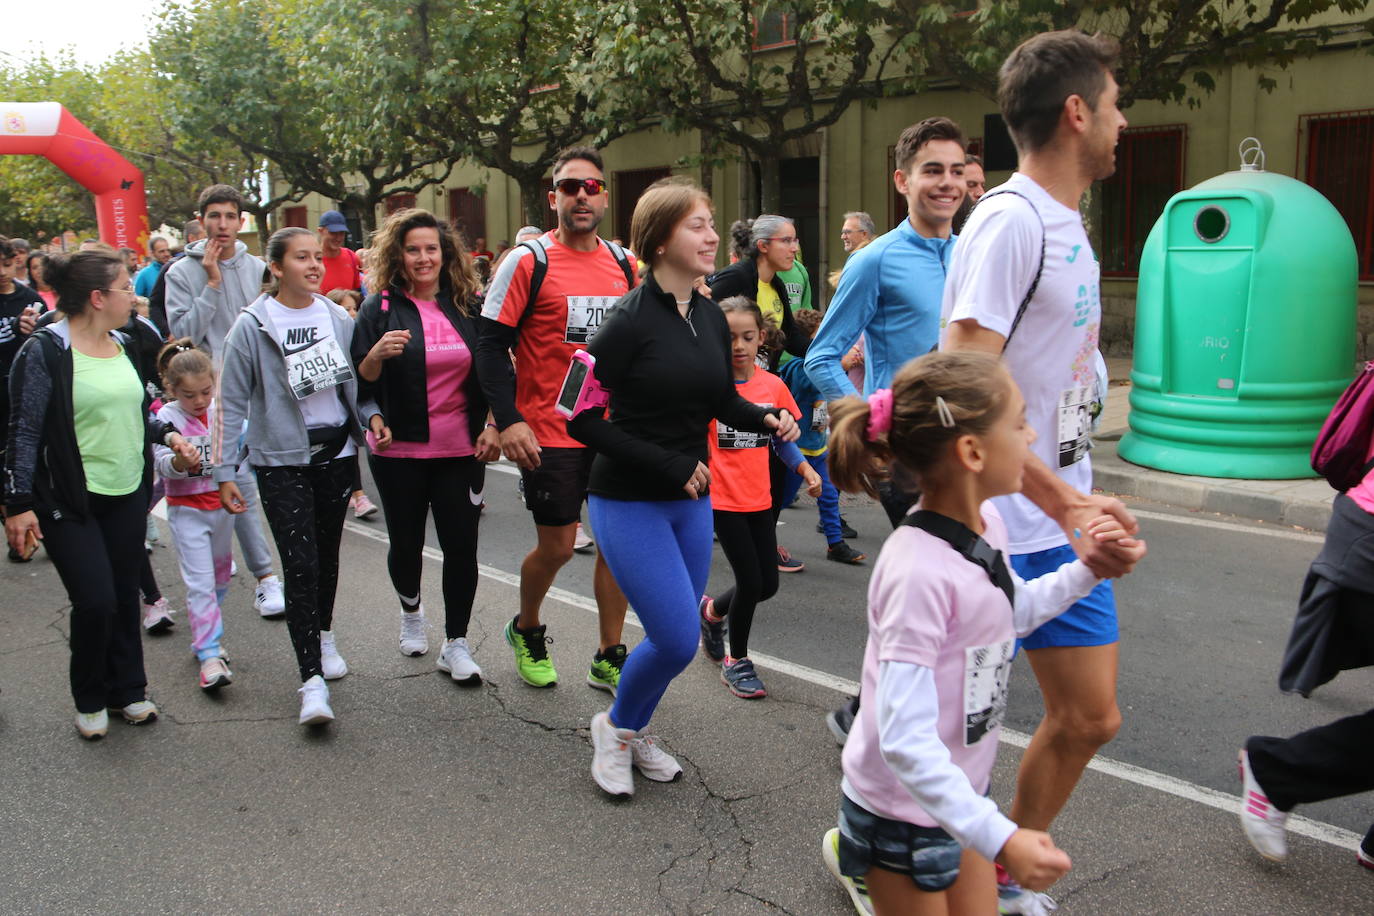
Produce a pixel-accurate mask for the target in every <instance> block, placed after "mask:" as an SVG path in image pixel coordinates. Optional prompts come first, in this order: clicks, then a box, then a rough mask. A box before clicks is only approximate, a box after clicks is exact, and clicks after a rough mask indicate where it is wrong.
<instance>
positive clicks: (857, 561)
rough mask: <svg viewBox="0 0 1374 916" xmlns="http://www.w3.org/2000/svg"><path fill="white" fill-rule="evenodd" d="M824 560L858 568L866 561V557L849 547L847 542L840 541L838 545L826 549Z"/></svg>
mask: <svg viewBox="0 0 1374 916" xmlns="http://www.w3.org/2000/svg"><path fill="white" fill-rule="evenodd" d="M825 558H826V559H827V560H834V561H835V562H836V563H848V564H849V565H850V566H859V565H861V564H862V563H863V561H864V560H867V559H868V557H867V556H865V555H864V554H861V553H859V552H858V551H857V550H855V549H854V548H853V547H850V546H849V543H848V542H847V541H840V542H839V543H838V544H831V545H830V546H829V547H827V548H826V549H825Z"/></svg>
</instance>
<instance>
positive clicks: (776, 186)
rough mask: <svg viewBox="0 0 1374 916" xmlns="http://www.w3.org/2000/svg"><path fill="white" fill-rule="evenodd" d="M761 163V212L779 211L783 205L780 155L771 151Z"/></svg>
mask: <svg viewBox="0 0 1374 916" xmlns="http://www.w3.org/2000/svg"><path fill="white" fill-rule="evenodd" d="M758 163H759V186H760V187H759V213H760V214H764V213H777V212H778V209H779V208H780V207H781V206H782V170H781V168H780V165H779V162H778V155H777V153H776V152H774V151H770V152H769V154H768V155H767V156H764V157H761V158H760V159H759V160H758Z"/></svg>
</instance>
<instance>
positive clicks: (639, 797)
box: [0, 524, 1368, 916]
mask: <svg viewBox="0 0 1374 916" xmlns="http://www.w3.org/2000/svg"><path fill="white" fill-rule="evenodd" d="M359 528H360V526H357V525H352V524H350V528H349V531H347V532H346V533H345V535H344V542H343V556H342V564H341V565H342V569H343V571H344V572H343V582H342V583H341V588H340V591H339V595H340V601H339V606H338V609H337V611H336V623H335V627H336V631H337V632H338V634H339V636H338V638H339V646H340V649H341V650H342V652H343V653H344V655H345V657H346V658H347V660H348V663H349V667H350V673H349V674H348V676H347V677H346V678H344V679H343V680H340V681H336V682H333V684H332V686H331V693H332V702H333V706H334V710H335V712H336V713H337V714H338V721H337V722H336V723H335V724H334V725H332V726H330V727H328V728H325V729H320V730H306V729H303V728H301V727H299V726H298V725H296V722H295V718H296V713H297V709H298V701H297V697H296V693H295V687H296V685H297V683H298V678H297V676H296V671H295V665H294V659H293V657H292V654H291V649H290V645H289V642H288V637H287V633H286V628H285V625H284V624H283V623H282V622H280V621H275V622H274V621H263V620H261V619H259V618H258V617H257V615H256V614H255V613H254V612H253V610H252V606H251V601H252V586H251V581H250V580H251V577H247V576H244V575H240V576H239V577H238V578H237V579H235V580H234V582H233V584H232V587H231V592H230V598H229V599H228V602H227V606H228V608H229V610H228V612H227V613H226V617H227V620H226V624H225V631H226V633H225V647H226V649H227V650H228V651H229V652H230V653H231V654H232V657H233V668H234V673H235V676H236V680H235V683H234V684H233V686H231V687H229V688H227V689H226V690H224V691H223V692H222V693H221V694H220V695H219V696H218V697H210V696H207V695H204V694H202V693H201V692H200V691H199V690H198V689H197V688H196V687H195V672H196V667H195V663H194V661H193V659H192V657H191V655H190V653H189V651H188V650H187V640H188V639H189V633H188V629H189V628H188V626H187V623H186V619H185V616H184V614H182V613H179V614H178V615H177V626H176V629H175V630H174V631H173V633H172V634H171V635H169V636H165V637H160V638H151V637H150V638H148V639H146V640H145V646H146V657H147V668H148V673H149V680H150V682H151V683H150V695H151V696H152V698H153V699H154V700H155V701H156V702H157V703H158V704H159V706H160V707H161V709H162V718H161V720H160V721H158V722H157V723H154V724H152V725H149V726H146V727H143V728H138V729H135V728H132V727H128V726H125V725H123V724H122V723H119V722H112V723H111V728H110V735H109V737H108V738H106V739H105V740H103V741H100V742H95V743H86V742H82V741H80V740H79V739H78V738H77V737H76V735H75V733H74V731H73V728H72V723H71V716H72V713H71V701H70V699H69V697H68V694H67V685H66V665H67V658H68V655H67V647H66V638H65V637H66V631H67V615H66V607H65V605H66V598H65V595H64V593H63V591H62V588H61V585H60V584H59V582H58V580H57V576H56V574H55V571H54V570H53V568H52V565H51V563H50V561H48V560H47V559H46V558H45V556H44V555H42V554H40V557H39V559H37V560H35V561H34V562H33V563H31V564H28V565H25V566H15V565H12V564H0V589H3V594H4V595H5V600H4V602H3V604H2V605H0V632H4V633H5V641H4V645H3V647H0V686H3V691H4V692H3V694H0V773H3V774H4V780H3V782H0V843H2V844H3V846H4V849H5V850H6V855H7V866H8V867H7V869H6V877H7V880H6V881H5V882H4V885H3V886H0V913H29V912H41V911H54V912H140V913H200V912H207V913H208V912H243V913H259V912H262V913H297V912H300V913H306V912H325V911H329V912H357V913H402V912H406V913H412V912H438V911H448V912H458V913H469V914H504V913H512V914H529V913H559V914H565V913H566V914H581V913H607V912H610V913H625V914H658V913H672V914H679V913H680V914H688V913H692V914H696V913H718V914H768V913H792V914H807V916H811V914H821V916H825V914H836V916H838V914H843V913H847V912H852V910H850V909H849V908H848V901H847V899H846V898H845V897H844V895H843V894H842V892H841V891H840V890H839V888H838V887H837V886H836V885H835V884H834V882H833V881H832V880H831V878H830V876H829V875H828V874H827V872H826V870H825V868H824V866H823V865H822V863H821V859H820V854H819V842H820V837H821V835H822V834H823V833H824V831H825V830H826V829H827V828H829V827H830V826H831V825H833V824H834V822H835V811H836V806H837V803H838V799H839V788H838V785H839V774H840V770H839V761H840V755H839V751H838V749H837V748H836V747H835V744H834V741H833V740H832V739H831V737H830V735H829V733H828V732H827V730H826V728H825V725H824V722H823V718H822V717H823V715H824V714H825V712H826V711H828V710H829V709H831V708H833V707H834V706H835V705H837V704H838V703H839V702H840V700H841V694H840V693H839V692H837V691H836V690H834V689H831V688H829V687H827V686H824V685H822V684H821V683H819V682H818V680H817V679H816V678H814V677H811V676H809V675H807V674H806V672H805V671H804V670H802V669H794V670H795V671H797V673H798V674H799V675H800V676H792V675H791V674H788V673H785V671H784V670H782V669H780V668H778V667H769V668H766V669H764V670H763V673H764V676H765V678H766V679H767V683H768V686H769V689H770V696H769V697H768V698H767V699H765V700H759V701H743V700H737V699H735V698H734V697H731V696H730V695H729V694H728V693H727V692H726V691H725V689H724V688H723V687H722V686H721V683H720V679H719V674H718V669H717V668H716V667H715V666H713V665H711V664H708V663H706V662H704V661H702V660H701V659H697V660H695V661H693V663H692V664H691V666H690V667H689V668H688V670H687V671H686V672H685V673H684V674H683V675H682V676H680V677H679V678H678V679H677V680H676V681H674V682H673V684H672V685H671V687H670V688H669V690H668V693H667V695H666V696H665V698H664V702H663V705H662V706H661V707H660V709H659V712H658V714H657V715H656V717H655V719H654V722H653V726H652V728H653V730H654V731H655V732H656V733H657V734H658V735H660V736H661V737H662V743H663V746H664V747H665V748H666V749H667V750H669V751H670V752H671V753H673V754H675V755H676V756H677V757H678V759H679V760H680V761H681V762H682V764H683V766H684V768H685V770H686V774H685V777H684V778H683V779H682V780H681V781H679V782H677V783H674V784H669V785H661V784H653V783H647V782H645V781H644V780H642V779H637V781H636V786H637V794H636V796H635V798H634V799H633V800H631V801H629V802H624V803H616V802H613V801H610V800H608V799H607V798H606V797H605V796H604V795H603V794H602V793H601V792H600V790H599V789H597V788H596V787H595V785H594V784H593V783H592V781H591V778H590V776H589V774H588V767H589V764H590V761H591V748H590V746H589V742H588V732H587V726H588V723H589V721H590V719H591V716H592V715H593V714H594V713H596V712H597V711H599V710H601V709H604V708H605V707H606V705H607V703H608V701H609V697H607V695H606V694H604V693H601V692H599V691H595V690H592V689H590V688H588V687H587V686H586V685H585V684H584V683H583V677H584V676H585V670H586V669H585V665H586V662H587V659H588V657H589V655H590V652H591V649H592V647H593V646H594V643H595V639H596V618H595V615H594V613H593V612H591V611H590V610H589V609H588V608H589V607H590V606H591V602H590V599H588V598H586V597H585V596H577V595H572V594H567V593H564V594H563V595H562V596H561V598H560V597H551V600H550V601H549V602H548V603H547V604H546V606H545V613H546V617H545V619H546V620H547V622H548V623H549V624H550V628H549V632H550V634H551V635H552V636H553V639H554V642H553V643H552V644H551V646H550V652H551V656H552V658H553V659H554V661H555V663H556V664H557V666H558V669H559V674H560V676H561V681H560V683H559V685H558V687H557V688H555V689H551V690H534V689H531V688H529V687H526V686H525V685H524V684H523V683H521V682H520V681H519V680H518V679H517V678H516V677H515V675H514V673H513V665H512V661H511V655H510V651H509V649H508V648H507V647H506V645H505V643H504V640H503V639H502V637H501V629H502V627H503V626H504V624H505V622H506V621H507V620H508V619H509V618H510V616H511V615H512V614H513V613H514V608H515V605H516V598H517V594H516V589H515V588H514V587H513V586H512V585H511V584H509V582H508V578H509V577H508V576H506V577H505V578H503V574H499V573H498V572H497V571H495V570H487V571H486V572H485V573H484V576H483V578H482V580H481V583H480V585H479V589H478V594H477V602H476V607H475V609H474V618H473V625H472V629H471V631H470V636H471V639H472V641H473V643H474V645H475V655H476V658H477V660H478V662H479V663H480V664H481V665H482V667H483V671H484V674H485V676H486V683H485V684H484V685H483V686H482V687H480V688H470V689H464V688H461V687H458V686H456V685H454V684H453V683H452V681H450V680H449V679H448V678H447V676H445V675H442V674H440V673H438V672H436V671H435V668H434V656H433V652H434V651H435V649H436V648H437V643H438V639H439V637H440V634H441V629H440V627H441V622H440V619H439V618H440V616H441V614H440V613H438V612H436V611H431V614H430V621H429V624H430V638H431V647H432V648H431V654H430V655H429V656H427V657H424V658H416V659H411V658H404V657H402V656H401V655H400V654H399V652H398V651H397V647H396V633H397V611H396V604H395V597H394V595H392V594H391V592H390V588H389V585H388V584H387V575H386V553H385V550H384V549H383V547H382V545H381V544H379V543H378V541H377V537H376V535H377V531H376V529H373V530H372V531H371V532H369V534H370V535H371V536H370V537H364V536H362V535H361V534H360V533H359ZM582 559H583V560H586V561H587V562H590V560H589V559H588V558H582ZM154 560H155V565H156V569H157V573H158V576H159V578H160V579H161V581H162V582H163V583H164V584H165V585H169V586H172V587H171V588H169V589H168V592H169V594H170V595H179V594H180V591H181V590H180V588H178V587H176V586H175V583H176V581H177V580H176V576H177V573H176V566H175V559H174V553H173V549H172V548H169V547H159V548H158V549H157V550H156V551H155V552H154ZM438 572H439V564H438V563H437V562H435V561H434V560H432V559H431V560H430V561H429V562H427V563H426V578H425V583H424V592H425V599H426V602H427V604H428V605H429V607H430V608H431V609H437V608H439V607H441V606H442V599H441V597H440V595H439V578H440V577H439V575H438ZM639 636H640V632H639V631H638V629H636V628H634V627H627V630H626V641H627V642H629V643H634V642H636V641H637V640H638V638H639ZM761 667H762V666H761ZM1016 676H1017V678H1019V679H1022V682H1023V683H1024V682H1025V681H1027V680H1028V679H1029V674H1028V672H1025V671H1024V670H1021V671H1018V673H1017V675H1016ZM832 680H833V679H832ZM1020 753H1021V752H1020V750H1019V749H1017V748H1016V747H1014V746H1011V745H1009V744H1004V745H1003V747H1002V749H1001V752H1000V757H999V761H998V765H997V769H996V771H995V773H994V777H993V795H994V797H995V798H996V799H997V800H998V802H999V803H1000V804H1002V805H1003V806H1004V810H1005V805H1006V804H1007V803H1008V801H1009V798H1010V794H1011V789H1012V786H1013V782H1014V779H1015V772H1016V767H1017V764H1018V762H1019V760H1020ZM1055 838H1056V840H1057V841H1058V842H1059V844H1060V845H1061V846H1062V847H1063V848H1064V849H1066V850H1067V851H1068V852H1069V853H1070V855H1071V856H1072V857H1073V859H1074V870H1073V872H1071V873H1070V875H1069V876H1068V877H1067V878H1066V879H1065V880H1063V881H1061V882H1060V884H1059V885H1058V886H1057V887H1056V888H1055V889H1054V894H1055V896H1056V897H1057V898H1058V899H1059V901H1060V903H1061V905H1062V909H1061V912H1065V913H1077V914H1096V913H1151V914H1165V916H1167V914H1193V913H1204V912H1205V913H1210V914H1231V913H1234V914H1249V913H1258V912H1270V913H1294V914H1305V913H1311V914H1322V916H1327V914H1334V913H1359V912H1367V910H1368V897H1367V891H1366V890H1365V889H1364V888H1365V887H1366V883H1365V880H1364V878H1363V875H1362V873H1361V872H1360V870H1359V869H1358V868H1357V866H1356V865H1355V864H1354V861H1353V860H1354V855H1353V853H1351V852H1350V851H1349V850H1348V849H1342V848H1337V847H1335V846H1332V845H1329V844H1327V843H1320V842H1317V841H1314V840H1309V839H1306V838H1304V837H1302V836H1298V835H1292V836H1291V837H1290V843H1291V846H1292V855H1291V859H1290V863H1289V865H1288V866H1287V867H1286V868H1277V867H1270V866H1267V865H1264V864H1262V863H1261V862H1260V861H1259V860H1258V859H1257V857H1256V856H1255V855H1254V854H1253V852H1252V851H1251V850H1250V849H1249V847H1248V846H1247V845H1246V843H1245V841H1244V840H1243V839H1242V838H1241V835H1240V831H1239V828H1238V825H1237V822H1236V816H1235V814H1234V813H1233V811H1231V810H1217V809H1215V808H1212V807H1207V806H1205V805H1200V804H1198V803H1197V802H1196V801H1190V800H1187V799H1184V798H1180V797H1177V796H1175V795H1171V794H1167V793H1166V792H1162V791H1158V790H1157V789H1156V788H1151V787H1149V786H1148V785H1142V784H1140V783H1138V782H1132V781H1128V780H1126V779H1123V778H1118V777H1117V776H1113V775H1109V774H1107V773H1103V772H1096V771H1090V772H1088V773H1086V774H1085V775H1084V778H1083V781H1082V782H1081V783H1080V785H1079V787H1078V790H1077V792H1076V793H1075V795H1074V798H1073V800H1072V801H1071V803H1070V805H1069V807H1068V808H1067V809H1066V810H1065V812H1064V815H1063V817H1061V818H1060V820H1059V822H1058V823H1057V824H1056V830H1055Z"/></svg>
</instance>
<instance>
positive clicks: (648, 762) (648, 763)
mask: <svg viewBox="0 0 1374 916" xmlns="http://www.w3.org/2000/svg"><path fill="white" fill-rule="evenodd" d="M630 759H631V761H632V762H633V763H634V768H635V769H636V770H639V772H640V773H641V774H643V776H644V778H645V779H652V780H653V781H654V782H676V781H677V780H678V779H679V778H681V776H682V767H680V766H679V765H678V762H677V761H676V760H674V759H673V756H672V755H671V754H669V753H667V752H666V751H664V750H663V748H661V747H659V746H658V742H657V741H656V740H655V739H654V737H653V736H652V735H646V734H644V733H642V732H641V733H640V734H639V735H638V736H636V737H635V738H633V739H632V740H631V741H630Z"/></svg>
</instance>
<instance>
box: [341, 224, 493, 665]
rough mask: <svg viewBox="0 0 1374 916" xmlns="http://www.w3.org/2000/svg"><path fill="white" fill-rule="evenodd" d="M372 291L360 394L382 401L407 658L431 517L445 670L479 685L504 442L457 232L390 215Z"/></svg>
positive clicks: (382, 477)
mask: <svg viewBox="0 0 1374 916" xmlns="http://www.w3.org/2000/svg"><path fill="white" fill-rule="evenodd" d="M369 264H370V265H371V267H372V272H371V278H372V283H373V288H374V289H377V290H380V292H376V293H373V294H372V295H371V296H369V297H368V298H367V300H366V301H365V302H363V304H362V306H361V307H360V308H359V309H358V320H357V326H356V328H355V329H354V332H353V360H354V362H355V363H356V364H357V367H358V396H359V399H360V400H365V399H367V398H368V397H369V396H372V397H375V398H376V400H377V403H378V405H379V406H380V408H381V411H382V412H381V415H379V416H373V417H372V420H371V431H370V432H369V435H368V445H369V446H370V448H371V455H370V457H369V459H368V460H369V464H370V465H371V467H372V477H373V479H374V480H376V482H377V492H378V494H379V495H380V497H381V500H382V508H383V509H384V510H385V512H386V527H387V533H388V535H389V536H390V538H391V547H390V550H389V551H388V552H387V568H388V569H389V570H390V572H391V584H392V586H393V587H394V588H395V589H396V595H397V597H398V598H400V601H401V638H400V645H401V653H402V654H404V655H411V656H415V655H424V654H425V653H426V652H428V651H429V639H428V636H427V635H426V633H425V616H424V606H423V605H422V604H421V602H420V571H421V566H422V563H423V557H422V551H423V550H424V546H425V520H426V517H427V516H428V515H429V512H430V510H431V509H432V510H433V512H434V528H435V530H436V531H437V532H438V535H439V547H440V549H441V550H443V552H444V631H445V636H446V639H445V641H444V647H443V649H442V650H441V651H440V653H439V658H438V666H439V669H440V670H441V671H446V672H448V673H449V674H450V675H451V676H452V678H453V679H454V680H455V681H457V682H459V683H461V684H469V685H473V684H479V683H481V679H482V672H481V669H480V668H478V667H477V664H476V662H474V661H473V660H472V655H471V653H470V651H469V649H468V644H467V631H468V622H469V620H470V618H471V617H472V602H473V598H474V596H475V595H476V592H477V521H478V517H479V516H480V515H481V511H482V486H483V482H484V480H485V476H486V468H485V466H484V465H483V462H487V461H495V460H496V459H497V458H499V457H500V456H501V448H500V438H499V436H498V435H497V432H496V428H495V426H494V425H492V423H491V417H490V415H489V413H488V410H487V401H486V398H485V397H484V396H483V394H482V388H481V385H479V384H478V381H477V373H476V372H475V371H474V369H473V353H474V352H475V351H476V347H477V320H476V319H477V314H478V312H479V306H480V301H479V298H478V293H477V289H478V286H477V274H476V272H475V271H474V270H473V266H472V259H471V258H470V257H469V256H468V254H467V252H466V251H465V250H464V246H463V244H462V242H461V241H460V240H459V238H458V234H457V233H456V232H454V231H453V229H452V228H450V227H449V226H448V225H447V224H446V223H442V222H440V221H439V220H437V219H436V218H435V217H434V215H433V214H432V213H429V212H427V211H425V210H413V209H412V210H401V211H398V212H396V213H393V214H392V215H391V216H390V217H388V218H387V221H386V222H385V223H384V224H383V225H382V228H381V229H380V230H378V232H377V235H376V237H375V238H374V240H373V243H372V254H371V256H370V257H369Z"/></svg>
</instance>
